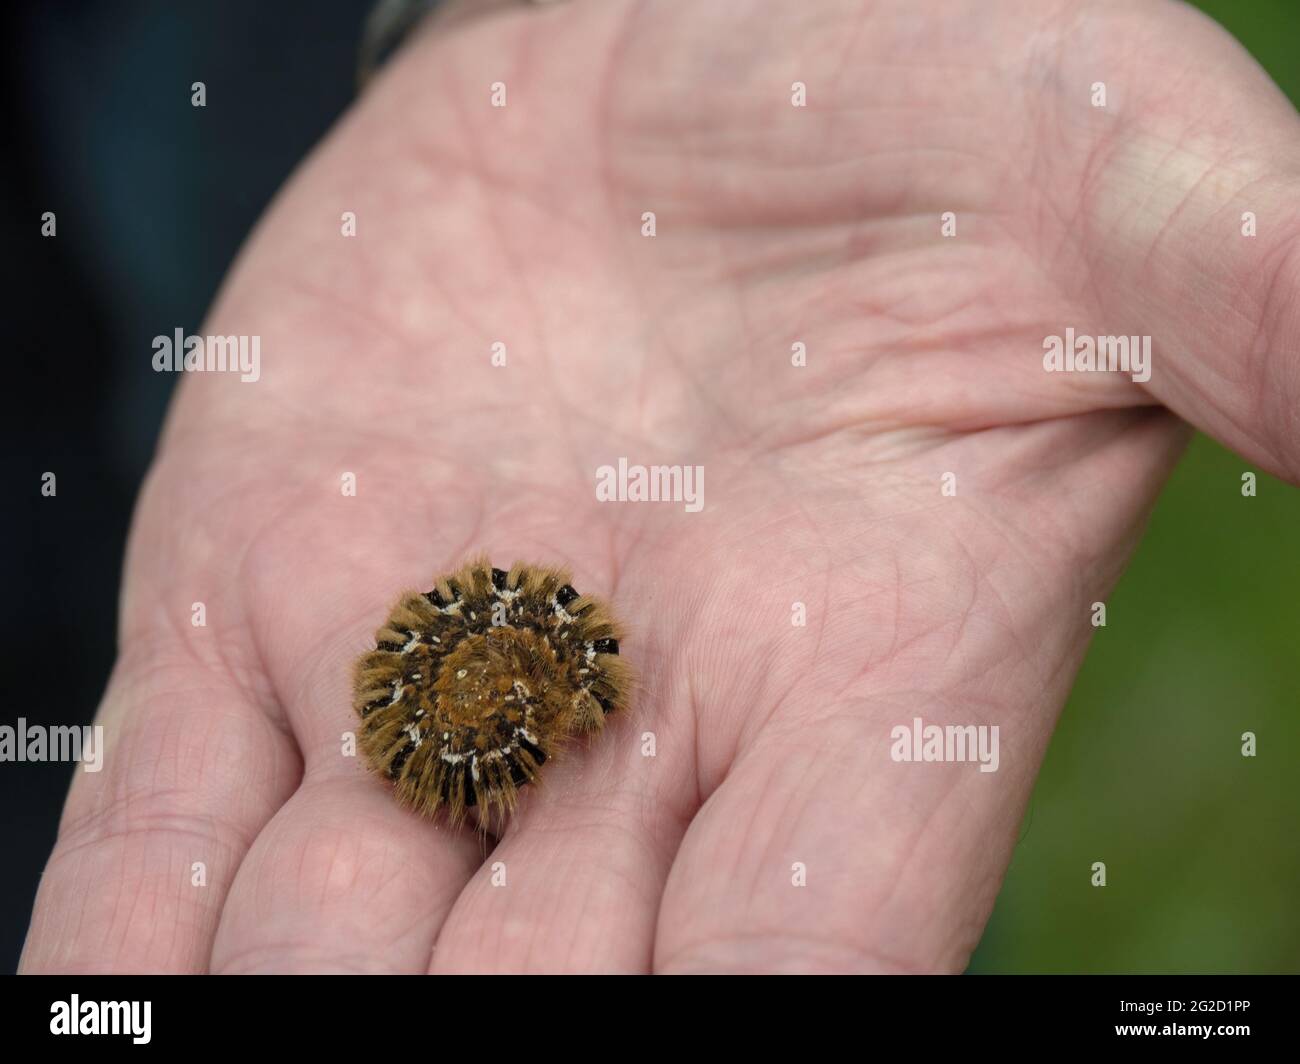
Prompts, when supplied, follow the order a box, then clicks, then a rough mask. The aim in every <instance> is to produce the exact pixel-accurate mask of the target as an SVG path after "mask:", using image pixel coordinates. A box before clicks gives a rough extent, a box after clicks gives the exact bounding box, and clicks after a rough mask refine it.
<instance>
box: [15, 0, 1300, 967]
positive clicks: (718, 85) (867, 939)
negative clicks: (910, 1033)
mask: <svg viewBox="0 0 1300 1064" xmlns="http://www.w3.org/2000/svg"><path fill="white" fill-rule="evenodd" d="M494 81H502V82H504V83H505V84H506V86H507V91H508V103H507V106H506V107H505V108H492V107H491V106H490V105H489V86H490V84H491V83H492V82H494ZM794 81H802V82H805V83H806V84H807V86H808V104H807V107H805V108H796V107H792V106H791V103H790V92H791V88H790V87H791V83H792V82H794ZM1097 81H1103V82H1105V83H1106V86H1107V91H1108V104H1107V106H1106V107H1105V108H1094V107H1093V106H1092V104H1091V100H1090V95H1091V91H1090V86H1091V85H1092V84H1093V83H1094V82H1097ZM1298 134H1300V124H1297V121H1296V116H1295V114H1294V112H1293V110H1292V109H1291V107H1290V105H1289V104H1288V103H1287V102H1286V101H1285V99H1284V98H1283V97H1282V96H1281V95H1280V94H1279V93H1278V92H1277V90H1276V89H1275V88H1274V87H1273V86H1271V85H1270V84H1269V83H1268V80H1267V78H1266V77H1265V76H1264V75H1263V74H1262V73H1261V72H1260V71H1259V70H1258V68H1257V67H1256V66H1255V65H1254V64H1253V62H1252V61H1251V60H1250V59H1249V58H1248V57H1247V56H1246V55H1245V54H1244V53H1243V52H1242V51H1241V49H1240V48H1239V47H1238V46H1236V45H1235V43H1234V42H1232V41H1231V40H1230V38H1228V37H1227V35H1226V34H1224V33H1223V32H1222V31H1221V30H1220V29H1218V28H1217V27H1215V26H1214V25H1213V24H1212V23H1210V22H1208V21H1207V20H1205V19H1203V18H1202V17H1200V16H1198V15H1196V14H1195V13H1193V12H1192V11H1190V10H1189V9H1186V8H1183V7H1181V6H1178V5H1175V4H1172V3H1165V2H1152V3H1138V4H1134V3H1129V2H1124V3H1113V4H1112V3H1091V4H1085V5H1079V4H1075V3H1060V4H1057V3H1050V4H1049V3H1040V2H1028V0H1025V2H988V0H982V2H974V0H971V2H963V3H953V2H949V3H943V4H939V3H932V4H924V3H920V2H917V0H906V2H904V0H899V2H884V3H874V4H867V3H864V2H863V0H837V2H835V3H826V4H820V5H780V6H778V5H770V4H767V5H764V4H758V3H752V4H727V5H698V4H686V3H677V4H674V3H658V4H654V5H637V4H632V3H629V2H625V0H602V2H599V3H596V2H591V3H575V4H573V5H561V6H559V7H556V8H552V9H547V10H544V11H539V10H532V9H528V8H525V7H508V8H503V9H501V10H499V11H496V12H494V13H492V14H491V15H488V16H478V15H476V14H475V13H474V12H473V11H472V10H469V11H468V12H467V14H466V15H465V16H464V17H461V18H457V17H456V13H454V12H453V13H451V17H449V18H447V19H445V20H432V21H431V22H430V23H429V24H428V25H427V26H425V27H422V29H421V31H420V32H419V33H418V35H417V37H416V38H415V39H414V40H413V41H412V42H411V43H410V44H409V46H408V47H407V48H406V49H404V50H403V51H402V52H401V53H399V55H398V56H397V57H396V58H395V60H394V61H393V63H392V65H391V67H390V68H389V69H387V70H386V71H385V72H384V73H383V74H381V76H380V77H379V78H378V79H377V81H376V82H375V84H374V85H373V86H372V87H371V88H370V89H369V90H368V91H367V93H366V95H365V96H364V97H363V98H362V99H361V101H360V102H359V104H358V105H357V107H356V108H355V109H354V111H353V112H352V113H350V114H349V115H348V116H347V117H346V118H345V119H344V120H343V121H342V122H341V123H340V124H339V126H338V128H337V129H336V130H335V131H334V132H333V133H332V134H331V135H330V137H329V138H328V139H327V140H326V141H325V143H324V144H323V145H322V147H321V148H320V149H319V150H318V151H317V152H316V153H315V154H314V155H313V157H312V158H311V159H310V160H309V161H308V162H307V163H306V164H305V166H304V168H303V169H302V171H301V172H300V173H299V174H298V175H297V176H296V177H295V178H294V180H293V181H292V182H291V184H290V185H289V187H288V188H287V189H286V190H285V192H284V194H283V195H282V197H281V199H280V200H279V201H278V202H277V204H276V205H275V207H274V208H273V210H272V211H271V212H270V214H269V215H268V217H267V219H266V220H265V222H264V223H263V225H262V226H261V227H260V228H259V230H258V231H257V234H256V236H255V237H254V238H253V240H252V241H251V243H250V244H249V245H248V247H247V248H246V249H245V252H244V253H243V255H242V257H241V259H240V261H239V263H238V264H237V266H236V268H235V269H234V271H233V272H232V274H231V277H230V279H229V282H228V283H227V285H226V287H225V288H224V290H223V292H222V294H221V297H220V298H219V300H218V303H217V305H216V306H215V308H214V310H213V313H212V317H211V320H210V321H209V322H208V324H207V325H206V327H205V329H204V332H205V333H207V334H228V335H239V334H244V335H258V336H260V337H261V343H262V356H263V364H262V377H261V380H260V381H258V382H257V383H256V384H242V383H239V382H238V381H237V380H235V379H234V378H233V377H231V376H229V375H224V376H219V375H215V374H208V375H204V374H196V375H193V376H190V377H189V378H188V379H187V380H186V381H185V382H184V386H183V387H182V388H181V389H180V393H179V395H178V397H177V400H176V402H175V405H174V408H173V410H172V412H171V414H170V416H169V420H168V424H167V428H166V432H165V436H164V440H163V442H162V445H161V448H160V452H159V455H158V458H157V461H156V463H155V466H154V469H153V471H152V472H151V474H150V477H149V479H148V482H147V486H146V489H145V491H144V494H143V497H142V500H141V503H140V507H139V510H138V513H137V517H136V522H135V526H134V529H133V533H132V540H131V547H130V551H129V558H128V569H127V573H126V577H125V585H124V594H123V601H122V604H121V651H120V656H119V660H118V663H117V666H116V668H115V670H114V673H113V677H112V680H111V682H110V686H109V689H108V691H107V693H106V695H105V699H104V703H103V706H102V707H101V711H100V716H99V720H98V722H99V723H102V724H103V725H104V726H105V729H106V732H107V754H106V757H105V766H104V770H103V771H102V772H101V773H98V774H94V775H91V774H80V773H79V774H78V776H77V780H76V783H75V785H74V787H73V790H72V793H71V796H70V798H69V803H68V807H67V809H66V811H65V815H64V820H63V825H62V829H61V832H60V838H59V842H58V844H57V846H56V848H55V851H54V854H53V855H52V857H51V860H50V864H49V867H48V869H47V872H46V875H45V878H44V880H43V882H42V886H41V890H40V894H39V896H38V899H37V906H36V911H35V915H34V919H33V926H32V930H31V933H30V935H29V940H28V944H27V949H26V951H25V954H24V961H23V967H24V969H25V970H28V971H48V970H77V971H111V972H121V971H135V970H146V971H203V970H213V971H263V970H270V971H294V970H362V971H377V970H382V971H423V970H426V969H429V970H433V971H470V970H507V971H517V970H546V971H644V970H656V971H692V970H701V969H707V970H756V971H774V970H836V971H838V970H889V971H933V970H960V969H961V968H962V967H963V966H964V964H965V962H966V959H967V957H968V955H969V953H970V951H971V950H972V949H973V947H974V945H975V944H976V943H977V941H978V940H979V936H980V934H981V931H982V929H983V926H984V922H985V920H986V919H987V917H988V913H989V911H990V909H991V906H992V904H993V900H994V897H995V895H996V893H997V890H998V887H999V884H1000V882H1001V878H1002V876H1003V874H1004V872H1005V869H1006V866H1007V863H1008V861H1009V859H1010V856H1011V851H1012V847H1013V845H1014V841H1015V836H1016V831H1017V828H1018V826H1019V823H1020V818H1021V815H1022V813H1023V810H1024V807H1025V803H1026V801H1027V799H1028V795H1029V793H1030V789H1031V787H1032V785H1033V781H1034V777H1035V775H1036V772H1037V769H1038V765H1039V763H1040V760H1041V758H1042V755H1043V752H1044V750H1045V748H1046V744H1047V742H1048V739H1049V737H1050V734H1051V730H1052V727H1053V724H1054V722H1055V718H1056V715H1057V713H1058V712H1059V709H1060V707H1061V705H1062V703H1063V701H1064V699H1065V696H1066V694H1067V692H1068V689H1069V686H1070V683H1071V680H1072V677H1073V675H1074V673H1075V671H1076V669H1077V668H1078V666H1079V664H1080V662H1081V660H1082V658H1083V654H1084V651H1085V649H1086V643H1087V639H1088V635H1089V634H1090V632H1091V630H1092V629H1091V627H1090V624H1089V615H1090V607H1091V604H1092V603H1093V602H1094V601H1099V600H1104V599H1105V598H1106V594H1107V592H1108V590H1109V588H1110V587H1111V585H1112V583H1113V582H1114V580H1115V579H1116V577H1117V576H1118V574H1119V572H1120V570H1121V569H1122V566H1123V564H1124V561H1125V559H1126V557H1127V554H1128V552H1129V550H1130V549H1131V547H1132V545H1133V543H1134V542H1135V539H1136V536H1137V534H1138V530H1139V527H1140V524H1141V521H1142V518H1143V515H1144V513H1145V511H1146V510H1147V509H1148V507H1149V506H1150V504H1151V501H1152V500H1153V499H1154V497H1155V495H1156V493H1157V492H1158V490H1159V488H1160V485H1161V483H1162V481H1163V479H1164V477H1165V475H1166V473H1167V472H1168V470H1169V468H1170V466H1171V465H1172V463H1173V462H1174V461H1175V460H1176V458H1177V456H1178V453H1179V451H1180V448H1181V446H1182V443H1183V440H1184V438H1185V434H1186V430H1185V429H1184V427H1183V426H1182V424H1181V423H1180V421H1179V417H1181V418H1185V419H1187V420H1188V421H1190V422H1191V423H1192V424H1194V425H1197V426H1199V427H1201V428H1203V429H1204V430H1206V431H1208V432H1210V433H1212V434H1214V435H1215V436H1216V437H1218V438H1219V439H1221V440H1222V441H1223V442H1224V443H1225V444H1227V445H1228V446H1231V447H1234V448H1235V449H1237V450H1238V451H1240V452H1241V453H1242V454H1244V455H1245V456H1246V457H1247V458H1249V459H1250V460H1251V461H1252V462H1255V463H1258V464H1259V465H1260V466H1263V467H1264V468H1267V469H1269V470H1271V471H1273V472H1276V473H1278V474H1280V475H1283V476H1286V477H1287V478H1288V479H1290V480H1292V481H1293V482H1294V481H1296V480H1297V479H1298V478H1300V444H1297V435H1296V415H1295V410H1296V401H1297V391H1298V387H1297V380H1298V378H1300V351H1298V348H1300V311H1298V310H1297V300H1296V294H1297V292H1298V291H1300V250H1298V249H1300V244H1297V236H1300V212H1298V211H1297V207H1296V205H1297V202H1300V197H1298V196H1297V192H1298V191H1300V147H1298V146H1300V135H1298ZM344 211H353V212H355V213H356V217H357V235H356V237H355V238H346V237H343V236H341V235H340V230H339V225H340V222H339V219H340V215H341V214H342V212H344ZM645 211H653V212H655V214H656V226H657V235H655V236H654V237H653V238H648V237H643V236H642V235H641V218H642V214H643V212H645ZM945 211H952V212H955V214H956V225H957V233H956V236H955V237H951V238H945V237H943V236H942V235H941V233H940V216H941V214H942V213H943V212H945ZM1245 211H1252V212H1254V213H1255V214H1256V215H1257V216H1258V219H1259V235H1258V236H1256V237H1254V238H1245V237H1243V236H1242V235H1241V221H1240V217H1241V214H1242V213H1243V212H1245ZM1067 327H1073V328H1075V329H1077V330H1078V331H1079V332H1081V333H1084V332H1087V333H1092V334H1147V335H1151V336H1152V337H1153V340H1154V361H1153V366H1152V373H1151V377H1150V380H1149V381H1148V382H1146V383H1145V384H1137V383H1135V382H1133V381H1132V380H1131V379H1130V378H1129V377H1128V376H1126V375H1123V374H1067V373H1046V372H1044V369H1043V364H1042V351H1043V347H1042V344H1043V340H1044V337H1047V336H1051V335H1059V334H1062V333H1063V332H1064V330H1065V329H1066V328H1067ZM496 341H501V342H504V343H505V344H506V345H507V350H508V363H507V365H506V366H505V367H494V366H492V365H491V362H490V359H489V354H490V345H491V344H492V343H494V342H496ZM796 342H801V343H803V344H805V345H806V349H807V353H808V357H807V365H806V366H804V367H796V366H793V365H792V364H791V361H790V350H791V345H792V344H794V343H796ZM1175 415H1177V416H1175ZM619 456H628V457H629V458H630V460H631V461H633V462H642V463H645V464H660V463H662V464H685V465H702V466H703V467H704V468H705V470H706V493H705V503H706V505H705V508H704V510H703V511H702V512H700V513H689V512H686V511H685V509H684V508H683V506H681V505H680V504H668V503H661V504H642V505H631V504H611V503H605V504H601V503H598V502H597V501H596V498H595V493H594V477H595V471H596V469H597V467H599V466H601V465H605V464H611V463H614V462H616V461H617V459H618V457H619ZM344 472H354V473H355V474H356V476H357V479H358V493H357V496H356V497H355V498H351V497H344V496H343V495H342V494H341V493H340V490H339V484H340V477H341V476H342V474H343V473H344ZM945 473H953V474H954V475H955V484H956V494H955V496H948V495H944V494H942V493H941V488H942V486H943V478H944V474H945ZM480 550H482V551H484V552H486V553H487V554H488V555H489V556H490V557H491V558H492V559H493V560H494V561H495V562H496V564H498V565H507V566H508V565H509V564H510V563H511V562H513V561H515V560H516V559H524V560H535V561H540V562H544V563H554V564H567V565H568V566H569V567H570V568H571V569H572V570H573V574H574V584H575V586H576V587H577V588H578V589H579V590H580V591H584V592H591V593H593V594H598V595H601V596H602V597H606V598H609V599H610V600H611V602H612V604H613V606H614V608H615V610H616V612H617V613H618V614H619V615H620V617H621V618H622V619H623V621H624V622H625V624H626V626H627V628H628V630H629V638H628V639H627V640H626V642H625V643H624V646H623V653H624V656H625V657H626V658H627V660H629V661H630V662H631V663H632V664H633V665H634V666H635V667H636V668H637V670H638V672H639V674H640V677H641V685H640V691H639V694H638V697H637V699H636V700H635V702H634V705H633V707H632V710H631V712H630V713H628V714H627V715H626V716H624V717H622V718H621V719H620V718H614V719H611V722H610V725H609V727H608V729H607V731H606V734H605V735H604V736H602V737H601V738H600V739H599V740H598V741H596V742H595V743H593V744H592V745H591V746H590V747H589V748H587V747H583V746H579V747H577V748H575V749H574V750H573V752H572V754H571V755H570V756H568V757H567V758H565V759H563V760H561V761H558V762H557V763H555V764H548V766H547V768H546V772H545V776H544V780H543V781H542V783H541V785H540V786H538V787H532V788H528V790H527V791H526V793H525V795H524V799H523V801H522V804H521V808H520V809H519V812H518V814H517V815H516V817H515V819H514V820H513V821H512V822H511V823H510V825H509V826H508V828H507V829H506V830H505V831H504V833H503V834H502V836H501V838H500V839H499V841H496V842H495V847H494V848H493V849H492V850H491V852H490V854H488V855H487V858H486V861H485V859H484V858H485V854H484V851H483V849H482V848H481V843H480V840H479V839H478V838H477V837H476V836H475V835H474V834H473V833H472V832H469V831H451V830H448V828H447V827H446V826H445V825H441V824H438V823H435V822H429V821H424V820H421V819H419V818H417V817H416V816H414V815H412V814H410V813H409V812H407V811H405V810H402V809H400V808H399V807H398V806H396V805H395V804H394V802H393V800H392V797H391V794H390V793H389V791H388V788H387V787H386V786H385V785H383V784H382V783H380V782H379V781H377V780H376V779H375V778H373V777H372V776H370V775H368V774H367V773H366V771H365V770H364V768H363V767H362V765H360V764H359V763H358V760H357V759H355V758H348V757H344V756H342V754H341V740H340V736H341V733H343V732H344V731H347V730H350V729H353V728H355V724H356V722H355V718H354V717H353V715H352V711H351V708H350V696H349V690H348V683H349V675H348V673H349V667H350V664H351V662H352V660H353V659H354V658H355V657H356V656H357V655H358V654H359V653H360V652H361V651H362V650H364V649H365V648H366V646H367V643H368V639H369V637H370V635H371V634H372V633H373V631H374V629H375V628H376V627H377V626H378V625H379V623H380V622H381V621H382V619H383V617H384V614H385V610H386V609H387V607H388V606H389V604H390V602H391V600H392V599H393V598H394V597H395V596H396V593H397V592H398V591H399V590H400V589H402V588H403V587H407V586H416V587H422V588H423V587H427V586H429V585H430V581H431V579H432V577H433V576H434V575H435V574H436V573H437V572H440V571H444V570H446V569H448V568H450V567H452V566H454V565H455V564H456V563H458V562H459V561H460V560H462V559H463V558H464V557H465V555H466V554H470V553H477V552H478V551H480ZM195 601H202V602H204V603H205V605H206V612H207V627H206V628H194V627H192V626H191V625H190V623H189V618H190V605H191V603H192V602H195ZM796 602H801V603H803V604H804V605H805V606H806V609H807V616H808V623H807V626H806V627H796V626H793V625H792V624H791V611H792V604H794V603H796ZM917 716H919V717H921V718H923V719H924V720H925V722H926V723H937V724H949V723H952V724H976V725H998V726H999V728H1000V734H1001V754H1000V764H999V768H998V771H996V772H991V773H982V772H979V771H977V770H976V767H975V766H973V765H971V764H909V763H898V762H895V761H893V760H891V758H890V756H889V750H890V746H891V739H890V731H891V729H892V728H894V727H895V726H897V725H910V723H911V721H912V719H913V718H914V717H917ZM645 731H650V732H653V733H654V735H655V746H656V756H655V757H653V758H649V757H643V756H642V740H641V735H642V733H643V732H645ZM195 862H202V863H203V865H204V866H205V869H206V885H205V886H202V887H197V886H194V885H193V876H192V868H193V865H194V863H195ZM494 862H504V865H505V868H506V875H507V881H506V886H505V887H497V886H494V885H493V874H492V869H491V866H492V864H493V863H494ZM795 862H800V863H802V864H803V865H804V866H806V868H807V884H808V885H807V886H806V887H804V888H796V887H793V886H792V885H791V867H792V865H793V864H794V863H795Z"/></svg>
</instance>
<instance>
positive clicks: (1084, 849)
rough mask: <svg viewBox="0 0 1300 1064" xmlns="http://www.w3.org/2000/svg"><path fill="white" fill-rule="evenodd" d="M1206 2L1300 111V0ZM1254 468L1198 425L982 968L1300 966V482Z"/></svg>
mask: <svg viewBox="0 0 1300 1064" xmlns="http://www.w3.org/2000/svg"><path fill="white" fill-rule="evenodd" d="M1197 6H1198V7H1200V8H1201V10H1203V11H1205V12H1206V13H1207V14H1209V15H1211V16H1213V17H1214V18H1215V19H1217V20H1218V21H1219V22H1221V23H1222V24H1223V25H1224V26H1226V27H1227V28H1228V29H1229V30H1231V31H1232V33H1233V34H1235V35H1236V37H1237V38H1238V40H1240V41H1241V42H1242V43H1243V44H1244V45H1245V46H1246V47H1247V48H1248V49H1250V51H1251V52H1252V54H1254V56H1255V57H1256V59H1258V60H1259V61H1260V62H1261V63H1262V64H1263V65H1264V67H1265V68H1267V70H1268V72H1269V73H1270V74H1271V75H1272V77H1273V79H1274V80H1275V81H1276V82H1277V83H1278V84H1279V85H1280V86H1281V87H1282V89H1283V90H1284V91H1285V92H1286V93H1287V94H1288V95H1289V96H1290V98H1291V100H1292V102H1294V103H1298V104H1300V0H1202V2H1201V3H1198V4H1197ZM1297 298H1300V295H1298V296H1297ZM1247 470H1251V471H1253V472H1256V473H1258V472H1259V471H1258V470H1255V469H1253V468H1252V467H1251V466H1250V465H1248V464H1247V463H1246V462H1244V461H1243V460H1242V459H1240V458H1238V457H1237V456H1235V455H1233V454H1230V453H1229V452H1227V451H1225V450H1224V449H1223V448H1221V447H1219V446H1218V445H1217V444H1215V443H1213V442H1211V441H1210V440H1208V439H1206V438H1204V437H1201V436H1198V437H1197V438H1196V440H1195V441H1194V443H1193V444H1192V447H1191V448H1190V450H1189V451H1188V453H1187V456H1186V458H1185V459H1184V460H1183V462H1182V464H1181V465H1180V466H1179V467H1178V470H1177V472H1176V473H1175V474H1174V477H1173V479H1172V480H1171V481H1170V483H1169V485H1168V487H1167V488H1166V489H1165V492H1164V494H1163V495H1162V496H1161V498H1160V502H1159V504H1158V505H1157V507H1156V510H1155V513H1154V515H1153V517H1152V520H1151V526H1150V528H1149V530H1148V532H1147V535H1146V536H1145V537H1144V538H1143V540H1142V543H1141V545H1140V546H1139V548H1138V551H1137V554H1136V555H1135V556H1134V559H1133V563H1132V565H1131V566H1130V567H1129V569H1128V571H1127V573H1125V575H1124V577H1123V579H1122V580H1121V581H1120V583H1119V587H1118V588H1117V589H1116V590H1115V593H1114V594H1113V595H1112V596H1111V597H1110V599H1109V601H1108V603H1107V618H1106V620H1107V626H1106V627H1105V628H1103V629H1100V630H1098V632H1097V633H1096V636H1095V638H1094V640H1093V644H1092V648H1091V650H1090V651H1089V654H1088V659H1087V661H1086V662H1085V663H1084V666H1083V671H1082V672H1081V673H1080V674H1079V680H1078V683H1077V684H1076V685H1075V688H1074V691H1073V693H1072V694H1071V696H1070V700H1069V702H1068V704H1067V705H1066V708H1065V711H1064V713H1063V715H1062V718H1061V725H1060V728H1059V729H1058V730H1057V732H1056V735H1055V737H1054V738H1053V740H1052V745H1051V747H1050V749H1049V751H1048V754H1047V760H1046V762H1045V763H1044V766H1043V773H1042V776H1041V777H1040V778H1039V781H1038V786H1037V788H1036V789H1035V791H1034V797H1033V800H1032V802H1031V803H1030V807H1029V812H1028V814H1027V816H1026V817H1025V822H1024V824H1023V826H1022V828H1021V840H1020V844H1019V846H1018V847H1017V848H1016V853H1015V857H1014V859H1013V860H1012V863H1011V868H1010V871H1009V872H1008V873H1007V878H1006V883H1005V885H1004V886H1003V889H1002V893H1001V895H1000V896H999V897H998V902H997V906H996V908H995V909H994V912H993V918H992V920H991V921H990V922H989V925H988V928H987V930H986V931H985V933H984V939H983V941H982V942H981V943H980V946H979V949H978V950H977V951H976V953H975V956H974V957H973V958H972V960H971V964H970V968H969V971H971V972H1025V971H1035V972H1297V971H1300V838H1298V837H1297V827H1298V826H1300V490H1296V489H1295V488H1291V487H1289V486H1287V485H1286V484H1283V483H1281V482H1280V481H1277V480H1274V479H1273V478H1271V477H1268V476H1265V475H1263V474H1260V475H1259V480H1258V485H1257V491H1258V495H1257V496H1256V497H1255V498H1243V497H1242V494H1241V474H1242V473H1243V472H1246V471H1247ZM1247 731H1251V732H1254V733H1255V735H1256V736H1257V744H1258V745H1257V756H1255V757H1253V758H1250V757H1242V756H1241V747H1242V742H1241V735H1242V733H1243V732H1247ZM1094 861H1104V862H1105V864H1106V884H1107V885H1106V886H1105V887H1093V886H1092V885H1091V878H1092V873H1091V868H1092V864H1093V862H1094Z"/></svg>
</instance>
